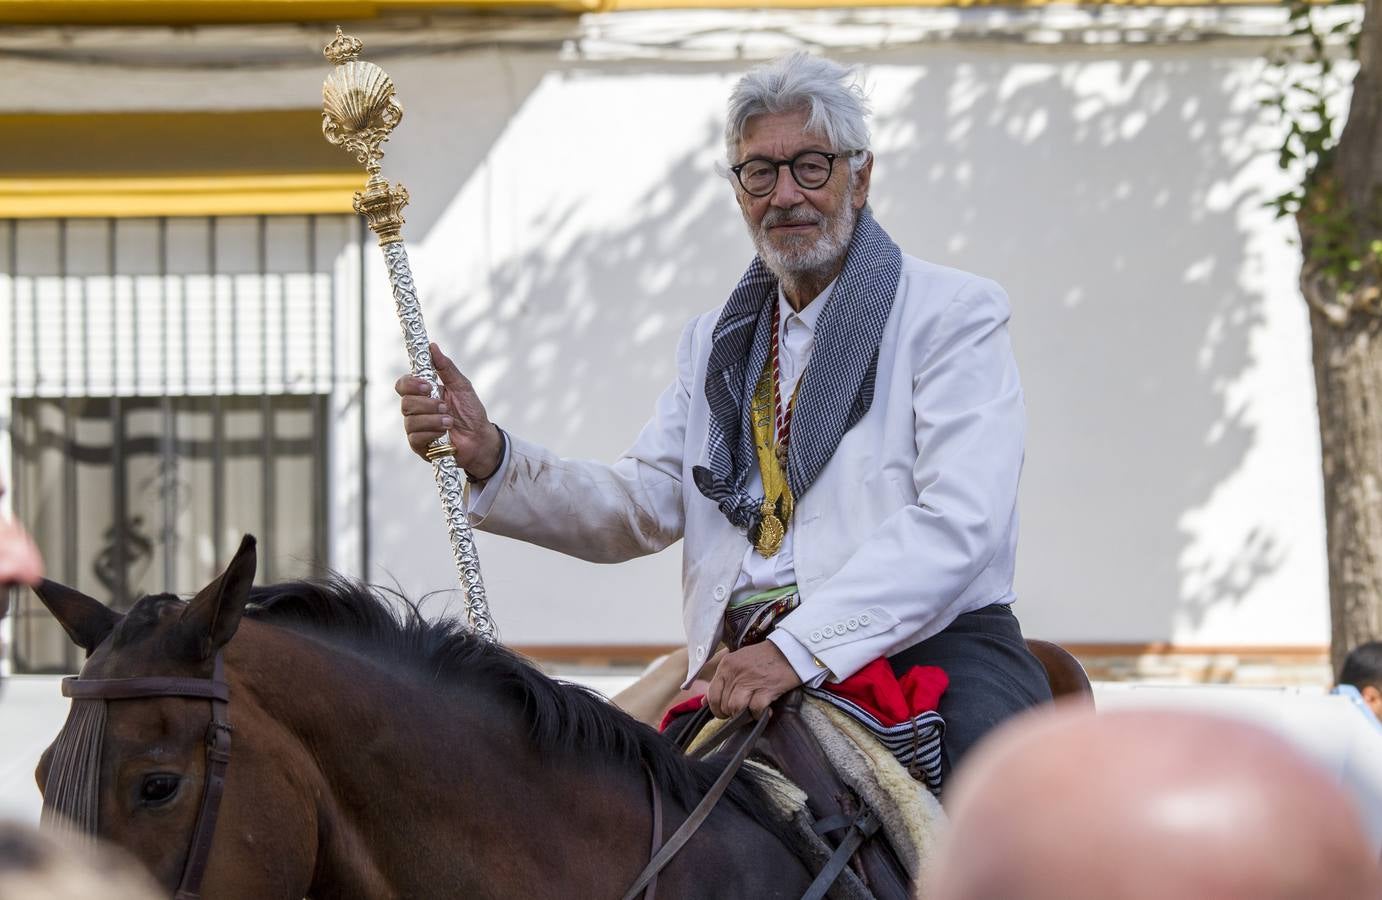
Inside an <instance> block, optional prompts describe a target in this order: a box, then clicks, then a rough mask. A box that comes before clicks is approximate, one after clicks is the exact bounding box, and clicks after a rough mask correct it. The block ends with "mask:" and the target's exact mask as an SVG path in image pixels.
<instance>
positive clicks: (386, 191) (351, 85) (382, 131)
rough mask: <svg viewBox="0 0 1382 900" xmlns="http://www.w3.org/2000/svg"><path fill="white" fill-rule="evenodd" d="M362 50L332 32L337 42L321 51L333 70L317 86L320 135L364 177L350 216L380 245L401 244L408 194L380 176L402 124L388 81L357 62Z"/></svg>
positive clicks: (366, 64) (369, 65)
mask: <svg viewBox="0 0 1382 900" xmlns="http://www.w3.org/2000/svg"><path fill="white" fill-rule="evenodd" d="M363 49H364V45H363V44H362V43H361V42H360V41H359V40H357V39H355V38H353V37H350V36H348V35H345V34H342V33H341V29H340V28H339V27H338V28H337V29H336V39H335V40H333V41H332V42H331V43H330V44H327V45H326V48H325V49H324V50H323V51H322V52H323V53H324V54H325V55H326V58H327V59H329V60H331V61H332V62H333V63H335V64H336V68H335V69H333V70H332V72H331V74H330V75H328V76H327V78H326V81H325V82H323V83H322V135H324V136H325V137H326V140H327V141H328V142H329V143H332V144H335V145H337V146H339V147H344V148H345V150H346V151H347V152H349V153H352V154H354V155H355V159H356V161H357V162H359V163H360V164H361V165H363V166H364V167H365V171H366V172H368V173H369V181H368V182H366V184H365V190H364V192H363V193H359V194H356V195H355V211H356V212H358V213H360V214H361V215H362V216H364V217H365V218H366V220H367V221H368V223H369V227H370V228H371V229H372V230H373V231H374V233H375V234H376V235H378V236H379V243H381V244H385V243H389V242H391V241H397V240H401V239H402V238H401V237H400V236H399V235H400V230H401V229H402V227H403V207H404V205H406V204H407V202H408V191H407V189H405V188H404V187H403V185H401V184H400V185H398V186H397V187H393V188H391V187H389V183H388V182H387V181H385V180H384V176H383V175H381V174H380V168H381V166H382V160H383V158H384V148H383V144H384V142H385V141H387V140H388V139H389V134H390V132H392V131H393V130H394V128H396V127H397V126H398V123H399V122H400V121H401V120H402V119H403V107H402V106H401V105H399V102H398V100H397V98H395V96H394V86H393V79H391V78H390V77H389V76H388V74H386V73H385V72H384V70H383V69H381V68H379V67H378V66H376V65H375V64H374V63H372V62H364V61H363V60H361V59H359V58H358V57H359V55H360V51H361V50H363Z"/></svg>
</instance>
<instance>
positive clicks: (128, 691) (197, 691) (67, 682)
mask: <svg viewBox="0 0 1382 900" xmlns="http://www.w3.org/2000/svg"><path fill="white" fill-rule="evenodd" d="M62 695H63V696H64V697H71V698H72V699H74V700H136V699H140V698H145V697H194V698H199V699H203V700H220V701H222V702H225V703H228V702H230V687H229V686H228V685H227V684H226V683H225V682H224V681H221V680H216V679H211V678H175V677H172V676H168V677H161V676H154V677H147V678H78V677H76V676H68V677H67V678H64V679H63V680H62Z"/></svg>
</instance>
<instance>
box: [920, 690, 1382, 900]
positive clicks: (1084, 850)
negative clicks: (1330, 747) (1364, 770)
mask: <svg viewBox="0 0 1382 900" xmlns="http://www.w3.org/2000/svg"><path fill="white" fill-rule="evenodd" d="M947 800H948V803H947V806H948V809H949V811H950V813H951V824H952V830H951V834H950V838H949V845H948V848H947V850H946V852H945V853H944V854H943V855H942V859H943V860H944V862H943V863H942V866H941V869H940V870H939V871H938V872H937V877H936V881H935V888H936V890H935V891H934V892H928V894H927V896H928V898H934V900H1095V898H1097V900H1152V898H1157V900H1161V898H1176V900H1239V898H1242V900H1247V898H1252V900H1363V898H1375V897H1382V880H1379V869H1378V860H1377V856H1376V853H1375V850H1374V848H1373V847H1371V846H1370V844H1369V842H1368V840H1367V838H1366V837H1365V835H1364V832H1363V828H1362V825H1361V823H1360V821H1359V818H1358V813H1357V812H1356V811H1355V809H1354V807H1353V803H1352V801H1350V799H1349V797H1348V796H1347V795H1346V794H1345V793H1344V791H1343V790H1342V789H1341V788H1340V787H1339V786H1338V785H1337V784H1336V783H1335V782H1334V781H1333V780H1331V779H1330V778H1329V777H1328V776H1327V775H1326V774H1325V773H1323V772H1322V771H1320V770H1318V769H1317V768H1316V767H1315V766H1314V764H1312V763H1311V762H1310V761H1309V760H1308V759H1307V758H1305V757H1304V756H1302V755H1301V754H1300V753H1299V752H1297V751H1296V750H1295V749H1294V748H1292V747H1291V746H1290V745H1288V744H1287V743H1285V742H1284V741H1283V740H1282V739H1281V738H1279V737H1277V736H1275V735H1273V734H1271V733H1270V732H1267V731H1264V730H1262V729H1259V728H1256V727H1253V726H1251V725H1247V724H1244V723H1241V722H1237V721H1234V720H1231V719H1222V718H1218V717H1214V716H1208V715H1203V714H1194V713H1183V712H1170V711H1164V712H1162V711H1150V710H1145V711H1143V710H1139V711H1132V710H1129V711H1124V712H1109V713H1098V714H1096V713H1094V712H1092V711H1089V710H1087V709H1070V708H1066V709H1054V710H1045V711H1041V712H1036V713H1029V714H1026V715H1024V716H1022V717H1020V718H1018V719H1015V720H1014V721H1013V722H1012V723H1010V724H1009V725H1007V726H1005V727H1004V728H1003V729H1002V730H1000V731H998V732H995V734H994V735H993V736H992V738H991V739H990V740H989V741H988V742H987V743H985V744H984V745H983V746H982V747H980V748H979V749H978V751H977V752H976V754H975V755H974V757H972V758H971V759H970V760H969V765H968V766H967V767H966V768H965V769H964V770H962V771H961V773H960V775H959V777H958V778H957V780H956V783H955V786H954V790H953V792H952V793H950V795H949V796H948V797H947Z"/></svg>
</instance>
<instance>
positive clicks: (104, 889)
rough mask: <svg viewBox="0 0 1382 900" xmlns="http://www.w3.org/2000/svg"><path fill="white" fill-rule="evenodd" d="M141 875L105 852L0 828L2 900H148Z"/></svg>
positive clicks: (148, 887)
mask: <svg viewBox="0 0 1382 900" xmlns="http://www.w3.org/2000/svg"><path fill="white" fill-rule="evenodd" d="M157 896H158V894H157V893H156V892H155V891H154V887H153V884H152V883H151V882H150V881H149V880H148V877H147V876H146V875H145V874H144V872H143V871H142V870H141V869H140V868H139V867H138V865H136V864H135V863H133V862H131V861H130V860H128V859H126V858H125V857H124V855H123V854H119V853H115V852H114V851H111V850H109V849H107V848H105V847H72V846H69V845H68V844H66V843H64V842H63V840H62V839H61V838H58V837H55V836H54V835H51V834H48V833H46V832H42V831H38V830H36V829H33V828H29V827H27V826H23V825H18V824H14V823H5V822H0V898H3V900H95V898H99V900H153V898H154V897H157Z"/></svg>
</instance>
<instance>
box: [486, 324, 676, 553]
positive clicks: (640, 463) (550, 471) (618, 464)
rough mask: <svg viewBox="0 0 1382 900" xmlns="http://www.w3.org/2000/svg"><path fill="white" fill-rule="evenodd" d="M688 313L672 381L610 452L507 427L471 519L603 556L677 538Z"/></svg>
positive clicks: (565, 549) (651, 548)
mask: <svg viewBox="0 0 1382 900" xmlns="http://www.w3.org/2000/svg"><path fill="white" fill-rule="evenodd" d="M697 321H698V320H692V322H691V323H690V324H688V325H687V326H686V328H685V330H684V331H683V332H682V335H681V340H680V342H679V343H678V345H677V375H676V378H675V380H674V381H673V382H672V384H671V385H669V386H668V387H667V389H666V390H664V391H663V392H662V395H661V396H660V397H658V400H657V405H656V407H655V409H654V411H653V416H652V418H651V419H650V420H649V421H648V423H647V424H646V425H644V426H643V431H642V432H641V433H640V434H639V435H638V439H637V440H636V441H634V443H633V446H632V447H630V448H629V449H628V450H627V451H625V452H624V454H623V455H622V456H620V457H619V459H618V460H616V461H615V462H614V463H613V464H612V465H606V464H604V463H600V462H594V461H590V460H578V459H565V458H563V457H560V456H557V455H556V454H554V453H552V452H551V451H550V450H547V449H545V448H543V447H540V446H538V445H536V444H533V443H531V442H529V441H524V440H522V439H520V438H517V437H514V436H513V435H510V436H509V448H508V455H507V458H506V459H505V461H504V464H503V465H502V466H501V468H500V471H499V472H497V473H496V474H495V477H493V478H491V479H490V480H489V482H488V483H487V484H486V485H485V488H484V490H483V491H481V492H480V493H479V495H477V496H476V497H475V498H474V502H473V503H472V504H471V507H470V518H471V522H472V524H474V525H475V527H477V528H479V529H480V530H482V531H487V532H490V533H492V534H501V535H504V536H506V537H511V538H517V539H518V540H521V541H527V542H528V543H531V544H537V545H539V546H542V547H547V548H548V549H551V550H557V551H560V552H562V553H566V554H569V555H571V556H576V557H580V558H581V559H586V560H590V561H592V562H603V563H613V562H622V561H624V560H627V559H633V558H634V557H638V556H645V555H647V554H649V553H655V552H657V551H658V550H661V549H663V548H665V547H667V546H669V545H670V544H672V543H673V542H675V541H676V540H678V539H679V538H680V537H681V536H682V530H683V528H684V526H685V513H684V509H683V507H682V495H681V489H682V481H681V476H682V456H683V453H684V448H685V443H686V417H687V410H688V409H689V408H690V402H691V393H690V385H691V384H692V381H693V374H692V372H693V368H694V351H693V343H694V337H695V326H696V322H697Z"/></svg>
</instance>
